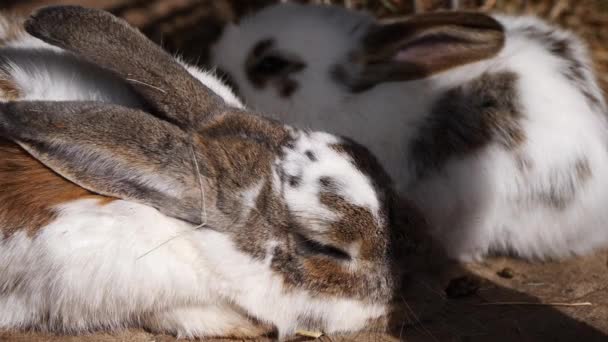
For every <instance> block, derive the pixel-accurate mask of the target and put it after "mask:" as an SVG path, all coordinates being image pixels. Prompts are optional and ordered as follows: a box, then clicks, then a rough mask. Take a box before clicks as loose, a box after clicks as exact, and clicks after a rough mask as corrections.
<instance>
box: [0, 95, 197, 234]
mask: <svg viewBox="0 0 608 342" xmlns="http://www.w3.org/2000/svg"><path fill="white" fill-rule="evenodd" d="M0 136H4V137H7V138H9V139H11V140H13V141H15V142H17V143H18V144H20V145H21V146H22V147H23V148H25V149H26V150H27V151H28V152H29V153H30V154H31V155H32V156H34V157H35V158H36V159H38V160H39V161H41V162H42V163H44V164H45V165H47V166H48V167H49V168H50V169H52V170H53V171H55V172H57V173H58V174H60V175H61V176H63V177H65V178H66V179H68V180H70V181H72V182H74V183H76V184H78V185H79V186H81V187H83V188H86V189H88V190H91V191H93V192H96V193H99V194H102V195H107V196H112V197H117V198H121V199H129V200H134V201H137V202H140V203H144V204H148V205H150V206H153V207H155V208H157V209H159V210H160V211H162V212H163V213H165V214H167V215H169V216H172V217H176V218H179V219H183V220H186V221H189V222H192V223H195V224H198V223H200V221H201V217H200V197H198V196H197V193H198V192H197V191H200V189H199V185H198V184H199V183H198V182H197V178H196V176H195V171H194V167H193V162H192V160H193V159H192V149H191V145H190V140H189V136H188V134H186V133H185V132H183V131H181V130H180V129H179V128H177V127H176V126H174V125H172V124H170V123H167V122H165V121H162V120H160V119H156V118H154V117H153V116H151V115H149V114H146V113H144V112H141V111H137V110H134V109H127V108H123V107H120V106H116V105H110V104H103V103H93V102H14V103H6V104H0ZM198 157H199V159H202V158H201V157H200V154H199V155H198ZM202 162H204V161H202Z"/></svg>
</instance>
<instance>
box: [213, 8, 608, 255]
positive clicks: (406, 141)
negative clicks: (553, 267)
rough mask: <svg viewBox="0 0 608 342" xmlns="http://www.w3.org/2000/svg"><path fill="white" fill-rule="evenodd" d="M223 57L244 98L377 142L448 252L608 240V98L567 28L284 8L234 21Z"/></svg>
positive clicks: (510, 20)
mask: <svg viewBox="0 0 608 342" xmlns="http://www.w3.org/2000/svg"><path fill="white" fill-rule="evenodd" d="M212 55H213V58H212V60H213V63H214V64H216V65H217V66H218V67H219V68H220V69H223V70H225V72H226V73H227V74H229V75H230V76H231V78H232V81H233V83H235V84H236V88H238V91H239V92H240V95H242V96H243V99H244V100H245V101H246V103H247V105H249V106H251V107H253V108H254V109H257V110H262V111H264V113H274V114H275V115H274V117H275V118H277V119H280V120H282V121H284V122H286V123H288V124H294V125H297V126H300V127H307V128H312V129H321V130H326V131H329V132H331V133H335V134H341V135H346V136H350V137H352V138H354V139H356V140H357V141H359V142H361V143H362V144H363V145H365V146H366V147H368V148H369V149H370V150H371V151H372V152H373V153H374V154H375V155H377V156H378V159H379V160H380V162H381V163H382V164H383V165H384V166H385V167H386V168H387V171H388V172H389V174H390V175H391V176H392V177H393V179H394V180H395V183H396V185H397V188H398V190H399V192H400V193H401V194H402V195H404V196H406V197H409V198H410V199H411V200H413V201H414V202H415V203H416V204H417V205H418V206H419V207H420V208H421V209H422V211H423V213H424V214H425V216H426V217H427V219H428V221H429V224H430V226H431V229H432V233H433V235H434V236H435V237H436V238H438V239H439V240H441V241H442V243H443V245H444V246H445V248H446V250H447V251H448V253H449V254H450V255H451V256H452V257H455V258H459V259H463V260H471V259H480V258H482V257H483V256H485V255H487V254H489V253H493V252H494V253H512V254H515V255H518V256H521V257H526V258H541V259H545V258H562V257H568V256H571V255H575V254H582V253H587V252H590V251H592V250H594V249H596V248H598V247H602V246H606V245H607V244H608V211H607V210H606V209H605V206H606V205H607V204H608V176H606V175H608V152H607V150H606V149H607V146H608V131H607V125H606V115H607V110H606V104H605V100H604V99H603V96H602V93H601V91H600V89H599V88H598V85H597V83H596V79H595V77H594V75H593V73H592V67H591V62H590V61H589V58H588V53H587V49H586V47H585V45H584V44H583V43H582V42H581V40H580V39H579V38H578V37H576V36H575V35H573V34H572V33H570V32H566V31H564V30H561V29H559V28H556V27H553V26H549V25H548V24H546V23H544V22H542V21H541V20H539V19H537V18H532V17H509V16H502V15H485V14H481V13H467V12H437V13H427V14H420V15H414V16H412V17H409V18H406V19H404V20H403V21H398V22H393V23H381V22H378V21H376V20H374V18H372V17H371V16H369V15H367V14H365V13H360V12H354V11H349V10H346V9H343V8H338V7H327V6H307V5H298V4H281V5H276V6H272V7H268V8H267V9H264V10H262V11H260V12H258V13H256V14H254V15H252V16H250V17H248V18H245V19H243V20H242V21H241V22H240V23H239V25H238V26H235V25H229V26H228V27H227V28H226V29H225V31H224V33H223V35H222V37H221V38H220V40H219V41H218V42H217V43H216V45H215V46H214V48H213V51H212Z"/></svg>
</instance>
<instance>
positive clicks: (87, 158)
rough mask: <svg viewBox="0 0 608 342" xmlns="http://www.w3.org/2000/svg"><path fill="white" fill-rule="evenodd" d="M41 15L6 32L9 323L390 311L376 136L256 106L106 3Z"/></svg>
mask: <svg viewBox="0 0 608 342" xmlns="http://www.w3.org/2000/svg"><path fill="white" fill-rule="evenodd" d="M4 20H5V21H6V19H4ZM25 27H26V29H27V31H28V32H29V33H30V34H32V35H33V36H35V37H38V38H40V39H41V40H37V39H36V38H33V37H31V36H29V35H27V34H25V33H19V34H18V35H17V36H18V37H17V38H15V39H16V40H13V41H8V42H7V45H6V46H5V47H2V48H0V70H2V74H1V75H2V78H1V81H0V91H2V94H4V95H3V98H4V99H5V100H9V99H10V100H21V101H17V102H3V103H0V137H2V140H0V238H1V239H0V329H40V330H48V331H55V332H67V333H81V332H88V331H93V330H98V329H103V330H110V331H112V330H116V329H121V328H126V327H144V328H147V329H150V330H152V331H157V332H164V333H173V334H176V335H178V336H180V337H200V336H256V335H261V334H264V333H266V332H267V330H266V329H265V328H264V326H265V324H269V325H271V326H273V327H274V329H276V330H277V331H278V334H279V337H284V336H288V335H290V334H292V333H294V331H295V329H297V328H302V329H314V330H321V331H325V332H328V333H332V332H349V331H360V330H366V329H373V327H374V326H376V327H378V326H382V322H384V321H385V319H386V315H388V314H389V313H390V310H389V303H390V301H391V296H392V293H393V290H395V289H396V287H397V286H398V284H399V281H398V280H399V279H398V273H397V272H398V270H399V269H400V266H399V265H398V263H399V260H400V249H401V247H399V249H396V248H395V245H397V243H396V242H395V240H396V239H397V238H399V237H400V236H401V232H400V230H398V229H397V226H396V225H395V217H396V216H395V215H396V213H395V212H394V211H393V204H394V203H395V202H394V198H393V196H392V191H391V181H390V179H389V177H388V176H387V175H386V173H385V172H384V171H383V170H382V168H381V167H380V165H379V164H378V163H377V162H376V161H375V159H374V157H373V156H372V155H371V154H370V153H369V152H368V151H367V150H366V149H365V148H364V147H362V146H360V145H357V144H356V143H354V142H352V141H350V140H347V139H342V138H338V137H336V136H333V135H329V134H326V133H320V132H308V131H301V130H297V129H293V128H290V127H287V126H284V125H282V124H279V123H277V122H274V121H270V120H267V119H264V118H262V117H260V116H257V115H251V114H250V113H249V112H248V111H246V110H244V109H241V108H239V107H241V105H240V104H239V103H238V102H237V100H236V99H235V98H234V96H233V95H232V94H231V92H230V91H229V89H228V88H226V87H225V86H223V85H222V84H221V82H219V81H218V80H217V79H215V78H214V77H213V76H212V75H210V74H208V73H204V72H200V71H196V70H194V69H192V68H188V69H186V68H184V67H183V66H182V65H181V64H180V63H178V62H177V61H176V60H175V59H174V58H173V57H171V56H169V55H168V54H166V53H165V52H163V51H162V49H160V48H159V47H158V46H156V45H154V44H153V43H151V42H150V41H149V40H147V39H146V38H145V37H144V36H143V35H141V34H140V33H139V32H137V31H135V30H134V29H132V28H131V27H129V26H128V25H127V24H126V23H125V22H123V21H122V20H119V19H117V18H115V17H113V16H111V15H110V14H108V13H105V12H102V11H97V10H89V9H84V8H80V7H49V8H45V9H42V10H40V11H38V12H37V13H35V14H34V15H33V16H32V17H31V18H30V19H29V20H28V21H27V22H26V24H25ZM43 41H44V42H46V43H44V42H43ZM47 43H49V44H52V45H54V46H51V45H48V44H47ZM68 51H70V52H68ZM188 71H190V72H188ZM122 105H124V106H122ZM127 106H128V107H127ZM15 143H16V144H15ZM408 213H410V214H411V215H415V212H414V211H408ZM406 216H407V215H406ZM412 217H414V216H412ZM406 219H407V217H406ZM399 245H400V244H399Z"/></svg>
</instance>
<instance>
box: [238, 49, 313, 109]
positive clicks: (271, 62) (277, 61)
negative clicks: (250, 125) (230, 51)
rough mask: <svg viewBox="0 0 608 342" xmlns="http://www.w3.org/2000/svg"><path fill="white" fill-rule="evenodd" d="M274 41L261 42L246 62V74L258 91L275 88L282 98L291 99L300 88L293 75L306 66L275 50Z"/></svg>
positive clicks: (292, 57)
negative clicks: (268, 87) (269, 87)
mask: <svg viewBox="0 0 608 342" xmlns="http://www.w3.org/2000/svg"><path fill="white" fill-rule="evenodd" d="M274 45H275V42H274V40H272V39H264V40H261V41H259V42H258V43H257V44H256V45H255V46H254V47H253V48H252V50H251V53H250V54H249V56H248V57H247V60H246V61H245V73H246V75H247V78H248V79H249V81H250V82H251V83H252V84H253V86H254V87H256V88H258V89H263V88H266V87H267V86H271V87H274V88H275V89H276V91H277V93H278V94H279V96H280V97H283V98H288V97H290V96H291V95H292V94H293V93H294V92H295V91H296V90H297V89H298V87H299V84H298V82H296V81H295V80H293V79H292V78H291V75H293V74H294V73H297V72H299V71H301V70H303V69H304V68H305V67H306V64H305V63H304V62H303V61H302V60H300V59H299V58H297V57H296V56H290V55H288V54H286V53H284V52H279V51H276V50H275V49H274Z"/></svg>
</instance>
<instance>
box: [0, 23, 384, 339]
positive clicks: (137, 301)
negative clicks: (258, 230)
mask: <svg viewBox="0 0 608 342" xmlns="http://www.w3.org/2000/svg"><path fill="white" fill-rule="evenodd" d="M0 19H2V17H1V16H0ZM2 22H3V21H2V20H0V24H1V23H2ZM2 32H3V31H2V27H1V25H0V33H2ZM0 56H1V57H3V58H4V59H5V60H8V61H9V63H8V67H7V68H6V70H5V71H6V72H7V73H8V76H9V78H10V79H11V80H13V81H14V82H15V84H16V85H17V87H18V88H19V89H20V91H21V96H22V99H27V100H98V101H107V102H113V103H118V104H122V105H126V106H132V107H140V106H141V104H140V103H139V102H138V100H137V99H136V97H135V96H134V95H133V93H131V92H130V90H129V89H128V87H127V86H126V85H125V84H124V83H123V82H121V81H120V80H118V79H117V78H115V77H114V76H112V75H109V74H107V73H105V72H103V71H102V70H100V69H99V68H97V67H94V66H92V65H90V64H88V63H85V62H83V61H81V60H79V59H78V58H76V57H74V56H73V55H71V54H69V53H67V52H64V51H62V50H60V49H57V48H55V47H51V46H49V45H47V44H45V43H43V42H41V41H40V40H37V39H34V38H32V37H30V36H28V35H24V36H23V37H22V39H21V40H19V41H15V42H12V43H10V45H9V46H5V47H0ZM186 67H187V69H188V71H189V72H190V73H191V74H192V75H194V76H195V77H196V78H197V79H199V80H200V81H201V82H202V83H203V84H205V85H206V86H207V87H209V88H210V89H211V90H212V91H214V92H215V93H217V94H218V95H220V96H221V97H222V98H223V99H224V101H226V103H228V104H230V105H233V106H235V107H239V108H242V107H243V105H242V104H241V103H240V102H239V101H238V99H237V98H236V97H235V96H234V94H233V93H232V92H231V91H230V89H229V88H228V87H227V86H225V85H223V84H222V83H221V81H219V80H218V79H217V78H215V77H214V76H213V75H212V74H210V73H206V72H203V71H200V70H198V69H196V68H194V67H191V66H186ZM0 100H1V99H0ZM319 139H320V140H319V141H320V144H321V145H323V146H325V148H326V145H327V144H328V143H329V142H330V141H333V140H332V138H331V137H330V136H329V135H322V136H321V135H320V136H319ZM309 143H310V144H312V145H314V141H312V140H311V141H309ZM313 147H314V146H313ZM323 153H328V152H323ZM325 157H331V156H324V158H325ZM343 158H344V157H340V158H339V159H340V160H342V159H343ZM347 163H348V162H347ZM324 167H325V168H327V167H328V166H327V165H326V166H324ZM340 167H341V168H345V169H344V170H342V171H340V172H342V173H343V174H348V177H350V178H346V181H348V182H350V183H352V184H349V185H352V186H355V185H356V184H358V183H359V182H362V183H361V185H360V186H362V187H363V188H356V187H353V188H354V189H357V190H356V191H362V192H363V193H364V194H366V195H369V193H365V191H366V189H365V187H366V186H367V184H369V181H368V180H367V179H366V178H365V177H363V176H362V175H358V174H356V170H353V168H352V167H350V166H349V167H346V165H341V166H340ZM324 171H330V170H324ZM357 177H359V178H357ZM149 181H150V182H153V183H158V179H153V178H152V179H150V180H149ZM161 183H162V182H161ZM165 183H166V182H165ZM165 183H163V184H165ZM261 185H262V184H256V185H254V186H253V187H251V188H250V189H247V190H245V191H244V192H243V193H242V194H241V197H242V198H243V199H244V202H245V204H250V205H251V206H252V207H253V203H255V201H256V199H257V196H258V195H259V193H260V189H261ZM159 186H160V185H159ZM344 194H345V195H349V194H351V193H349V192H348V191H345V192H344ZM351 195H352V194H351ZM350 197H353V196H350ZM364 201H365V202H362V203H363V204H365V205H370V206H371V205H377V203H376V204H374V203H373V201H371V200H370V199H369V198H367V199H365V200H364ZM0 205H1V204H0ZM56 210H57V212H58V213H59V214H58V217H57V218H56V219H55V220H54V221H53V222H51V223H50V224H48V225H47V226H45V227H42V228H41V229H40V231H39V233H38V234H37V235H36V236H35V237H30V236H27V235H26V233H25V232H17V233H15V234H13V235H11V236H10V237H8V238H5V239H3V240H0V329H13V328H29V327H37V328H42V329H44V328H48V329H53V330H63V331H68V332H82V331H88V330H93V329H98V328H105V329H119V328H124V327H130V326H144V327H147V328H149V329H151V330H154V331H160V332H165V333H166V332H169V333H174V334H176V335H178V336H179V337H199V336H209V335H224V334H227V333H235V332H237V333H242V334H244V335H250V334H251V333H252V331H255V329H257V328H255V327H253V326H252V324H251V322H250V321H249V320H248V319H247V318H246V317H245V316H244V315H243V314H241V312H242V310H244V311H245V312H246V313H247V314H248V315H251V316H253V317H255V318H257V319H259V320H262V321H266V322H269V323H271V324H273V325H274V326H276V327H277V328H278V330H279V333H280V335H281V336H287V335H290V334H292V333H293V332H294V331H295V329H297V328H298V326H297V322H298V319H299V318H301V317H304V316H306V317H312V318H314V319H316V318H318V319H321V320H323V321H325V322H326V332H328V333H331V332H339V331H353V330H358V329H362V328H364V327H365V323H366V322H367V321H368V320H369V319H374V318H377V317H379V316H381V315H383V314H385V306H384V305H381V304H378V305H376V304H370V303H364V302H361V301H356V300H350V299H343V298H339V297H325V298H318V297H316V296H315V293H309V292H307V291H304V290H298V289H293V288H287V287H285V286H284V285H283V280H282V278H280V277H279V276H278V275H277V274H276V273H275V272H273V271H272V270H271V265H270V260H253V259H252V257H251V256H250V255H247V254H244V253H242V252H240V251H239V250H238V249H237V248H236V247H235V246H234V245H233V243H232V242H231V240H230V237H229V236H228V235H224V234H222V233H219V232H214V231H209V230H205V229H200V230H193V229H192V226H191V225H188V224H186V223H184V222H182V221H179V220H175V219H172V218H169V217H166V216H164V215H162V214H161V213H160V212H158V211H157V210H155V209H153V208H150V207H147V206H144V205H140V204H136V203H131V202H127V201H121V200H117V201H114V202H111V203H110V204H107V205H101V204H100V203H99V202H97V201H96V200H92V199H88V200H78V201H74V202H70V203H66V204H63V205H61V206H60V207H58V208H56ZM275 245H276V242H273V241H269V242H268V248H269V251H271V250H272V249H273V248H274V246H275ZM269 255H271V253H269ZM235 307H238V308H239V310H235V309H234V308H235ZM47 320H48V321H47Z"/></svg>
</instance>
